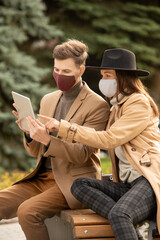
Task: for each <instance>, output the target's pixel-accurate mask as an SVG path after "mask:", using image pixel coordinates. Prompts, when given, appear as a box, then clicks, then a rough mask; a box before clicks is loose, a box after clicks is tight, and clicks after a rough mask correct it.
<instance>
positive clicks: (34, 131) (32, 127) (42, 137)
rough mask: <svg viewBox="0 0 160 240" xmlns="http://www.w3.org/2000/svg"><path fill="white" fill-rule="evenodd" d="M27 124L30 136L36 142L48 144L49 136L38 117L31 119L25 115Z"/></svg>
mask: <svg viewBox="0 0 160 240" xmlns="http://www.w3.org/2000/svg"><path fill="white" fill-rule="evenodd" d="M26 120H27V124H28V127H29V132H30V137H31V138H32V139H34V140H35V141H37V142H40V143H42V144H44V145H46V146H47V145H48V144H49V142H50V140H51V137H50V135H49V134H48V132H47V129H46V127H45V125H44V124H42V123H41V122H40V121H39V120H38V119H33V118H31V117H30V116H28V117H26Z"/></svg>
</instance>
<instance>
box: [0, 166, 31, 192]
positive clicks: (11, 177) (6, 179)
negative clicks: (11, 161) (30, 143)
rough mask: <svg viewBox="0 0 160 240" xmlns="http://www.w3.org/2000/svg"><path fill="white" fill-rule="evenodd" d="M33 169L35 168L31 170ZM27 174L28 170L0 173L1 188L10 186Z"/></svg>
mask: <svg viewBox="0 0 160 240" xmlns="http://www.w3.org/2000/svg"><path fill="white" fill-rule="evenodd" d="M31 171H33V169H30V172H31ZM27 174H28V172H22V171H18V170H17V171H13V172H3V173H2V174H1V175H0V190H2V189H4V188H8V187H10V186H11V185H12V184H13V183H14V182H16V181H19V180H20V179H22V178H24V177H25V176H26V175H27Z"/></svg>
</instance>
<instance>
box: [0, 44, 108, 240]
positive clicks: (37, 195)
mask: <svg viewBox="0 0 160 240" xmlns="http://www.w3.org/2000/svg"><path fill="white" fill-rule="evenodd" d="M53 57H54V72H53V76H54V78H55V80H56V83H57V86H58V88H59V89H60V90H58V91H56V92H52V93H50V94H47V95H46V96H44V97H43V99H42V101H41V104H40V114H43V115H45V116H48V117H54V118H55V119H57V120H60V119H65V120H67V121H69V122H74V123H77V124H80V125H83V126H88V127H93V128H95V129H96V130H103V129H104V128H105V126H106V122H107V119H108V115H109V106H108V104H107V103H106V102H105V101H104V100H103V99H102V98H101V97H100V96H98V95H97V94H95V93H94V92H93V91H91V90H90V89H89V87H88V86H87V84H86V83H85V82H83V81H82V79H81V76H82V75H83V73H84V71H85V61H86V58H87V46H86V45H85V44H84V43H82V42H80V41H77V40H68V41H67V42H65V43H63V44H61V45H58V46H56V47H55V49H54V52H53ZM14 106H15V105H14ZM15 107H16V106H15ZM13 114H14V115H15V116H17V117H18V114H17V112H16V111H13ZM27 123H28V126H29V130H30V131H29V132H25V131H24V129H22V127H21V124H20V120H19V119H18V120H17V124H18V126H19V127H20V128H21V130H23V131H24V132H25V133H24V134H25V137H24V146H25V148H26V150H27V152H28V153H29V154H30V155H32V156H36V157H37V166H36V168H35V170H34V171H33V172H32V173H31V174H29V175H28V176H26V177H25V178H23V179H22V180H21V181H19V182H17V183H16V184H14V185H13V186H12V187H10V188H8V189H5V190H3V191H1V192H0V219H3V218H6V219H8V218H12V217H14V216H16V215H17V216H18V219H19V223H20V225H21V227H22V229H23V231H24V233H25V235H26V238H27V240H35V239H38V240H44V239H45V240H48V239H49V236H48V232H47V229H46V226H45V224H44V220H45V219H46V218H49V217H52V216H54V214H55V213H56V212H58V211H60V210H62V209H67V208H72V209H74V208H82V207H83V205H82V204H81V203H80V202H79V201H77V200H76V199H75V198H74V197H73V196H72V194H71V192H70V187H71V185H72V183H73V181H74V180H75V179H77V178H79V177H87V176H88V177H92V178H100V177H101V168H100V160H99V157H98V150H97V149H95V148H92V147H87V146H85V145H83V144H79V143H71V142H70V143H66V142H65V141H64V140H63V139H62V138H58V137H56V135H57V134H56V132H54V134H52V135H51V134H49V132H48V131H47V130H46V128H45V123H46V122H45V120H41V122H40V121H39V120H38V119H36V120H34V119H32V118H30V117H28V118H27ZM70 133H71V134H70V136H69V137H71V138H72V131H70Z"/></svg>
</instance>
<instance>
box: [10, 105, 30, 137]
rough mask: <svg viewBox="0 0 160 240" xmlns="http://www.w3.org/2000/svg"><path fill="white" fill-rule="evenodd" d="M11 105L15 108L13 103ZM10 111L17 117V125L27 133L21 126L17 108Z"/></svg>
mask: <svg viewBox="0 0 160 240" xmlns="http://www.w3.org/2000/svg"><path fill="white" fill-rule="evenodd" d="M12 105H13V107H14V108H15V109H16V105H15V103H13V104H12ZM12 113H13V115H14V116H15V117H16V118H18V120H16V123H17V125H18V127H19V128H20V129H21V130H22V131H23V132H25V133H26V134H29V132H28V131H27V130H25V129H24V128H22V126H21V120H20V119H19V116H18V112H17V109H16V111H15V110H13V111H12Z"/></svg>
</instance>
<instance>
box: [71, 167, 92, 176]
mask: <svg viewBox="0 0 160 240" xmlns="http://www.w3.org/2000/svg"><path fill="white" fill-rule="evenodd" d="M96 171H97V169H96V167H94V166H88V167H79V168H72V169H71V170H70V173H71V175H72V176H77V175H82V174H86V173H91V172H96Z"/></svg>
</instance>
